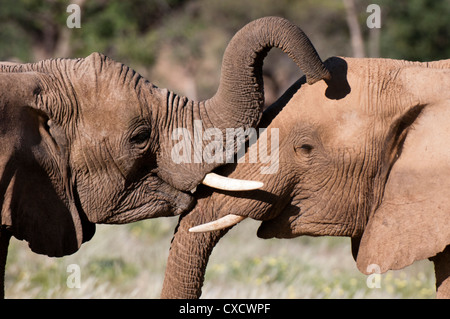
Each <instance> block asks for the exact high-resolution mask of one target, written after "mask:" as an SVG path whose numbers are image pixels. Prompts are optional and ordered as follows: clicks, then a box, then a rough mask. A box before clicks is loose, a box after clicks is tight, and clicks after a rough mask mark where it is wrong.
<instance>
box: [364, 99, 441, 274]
mask: <svg viewBox="0 0 450 319" xmlns="http://www.w3.org/2000/svg"><path fill="white" fill-rule="evenodd" d="M448 123H450V102H449V101H448V100H447V101H445V100H444V101H442V102H437V103H434V104H430V105H427V106H426V107H425V108H424V109H423V111H422V113H421V115H420V116H419V117H418V118H417V119H415V121H414V122H413V123H412V125H411V126H410V128H409V129H408V133H407V135H406V139H405V141H404V144H403V148H402V151H401V153H400V154H398V155H399V157H398V159H397V161H396V162H395V164H394V165H393V167H392V169H391V171H390V174H389V177H388V180H387V184H386V185H385V191H384V196H383V200H382V202H381V205H380V206H379V207H378V209H376V211H374V212H373V213H372V215H371V217H370V218H369V222H368V225H367V227H366V229H365V231H364V233H363V236H362V239H361V242H360V246H359V250H358V254H357V258H356V261H357V266H358V268H359V270H360V271H361V272H363V273H366V274H368V273H371V272H372V271H373V266H371V265H377V266H378V267H379V270H380V271H381V272H385V271H387V270H390V269H400V268H403V267H406V266H408V265H410V264H411V263H413V262H414V261H416V260H421V259H426V258H429V257H432V256H435V255H436V254H438V253H439V252H441V251H443V250H444V249H445V247H446V246H447V245H449V244H450V193H449V190H450V147H449V141H450V139H449V137H450V127H449V126H448Z"/></svg>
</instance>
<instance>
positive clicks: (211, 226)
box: [189, 214, 246, 233]
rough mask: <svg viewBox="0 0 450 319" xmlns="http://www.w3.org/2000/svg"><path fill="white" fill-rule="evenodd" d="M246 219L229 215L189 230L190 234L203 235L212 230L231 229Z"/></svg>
mask: <svg viewBox="0 0 450 319" xmlns="http://www.w3.org/2000/svg"><path fill="white" fill-rule="evenodd" d="M245 218H246V217H244V216H239V215H234V214H229V215H226V216H224V217H222V218H219V219H217V220H214V221H212V222H209V223H206V224H201V225H198V226H195V227H192V228H189V231H190V232H191V233H204V232H209V231H213V230H220V229H224V228H227V227H231V226H234V225H236V224H237V223H239V222H240V221H242V220H244V219H245Z"/></svg>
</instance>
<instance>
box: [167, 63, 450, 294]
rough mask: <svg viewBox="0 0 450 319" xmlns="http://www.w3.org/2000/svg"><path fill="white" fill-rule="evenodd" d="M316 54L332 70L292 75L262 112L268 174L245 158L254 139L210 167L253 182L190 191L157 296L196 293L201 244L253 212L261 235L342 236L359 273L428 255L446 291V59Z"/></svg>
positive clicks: (209, 246) (203, 252)
mask: <svg viewBox="0 0 450 319" xmlns="http://www.w3.org/2000/svg"><path fill="white" fill-rule="evenodd" d="M325 65H326V66H327V69H328V70H329V71H330V73H331V77H332V78H331V80H327V81H326V82H327V83H325V82H318V83H316V84H314V85H312V86H306V85H304V83H305V79H304V78H302V79H300V80H299V81H297V83H295V84H294V85H293V86H292V87H291V88H290V89H289V90H288V91H287V92H286V93H285V95H284V96H283V97H282V98H280V99H279V101H278V102H277V103H276V104H275V105H273V106H272V107H271V108H269V110H268V111H267V114H266V113H265V115H264V117H263V120H262V122H261V126H262V127H266V128H267V129H266V132H267V136H270V135H271V134H272V135H273V134H275V132H277V134H279V138H278V142H277V143H278V144H277V147H276V148H275V150H276V151H275V152H274V153H273V156H275V157H276V158H277V160H278V163H279V167H278V170H277V171H276V172H275V173H273V174H266V175H264V174H262V173H261V168H263V167H264V166H267V164H263V163H261V162H258V163H251V162H250V160H249V157H250V154H251V152H252V151H255V148H256V147H257V145H260V144H259V143H254V144H252V145H251V146H249V148H248V149H247V152H246V155H245V156H246V157H245V160H244V161H241V163H238V164H230V165H229V166H226V167H222V168H221V173H223V174H226V175H227V176H229V177H234V178H250V179H257V180H260V181H262V182H264V187H263V188H261V189H259V190H254V191H251V192H239V193H238V194H233V197H231V193H229V192H213V191H212V190H208V189H205V188H201V189H199V190H198V192H197V196H198V197H199V198H198V202H197V205H196V207H195V208H194V210H192V211H191V212H190V213H188V214H184V215H182V218H180V221H179V224H178V227H177V231H176V233H175V234H174V238H173V242H172V245H171V250H170V255H169V259H168V264H167V269H166V276H165V281H164V286H163V290H162V295H161V296H162V297H163V298H180V297H181V298H197V297H199V296H200V294H201V287H202V284H203V280H204V272H205V269H206V265H207V262H208V258H209V255H210V253H211V251H212V250H213V248H214V246H215V245H216V243H217V242H218V241H219V240H220V238H221V237H222V236H223V235H224V234H225V233H226V232H227V231H228V230H229V229H230V227H232V226H233V225H235V224H236V223H238V222H239V221H241V220H242V219H243V218H246V217H250V218H253V219H256V220H261V221H262V223H261V225H260V227H259V229H258V233H257V234H258V236H259V237H261V238H272V237H277V238H292V237H296V236H300V235H311V236H322V235H330V236H348V237H351V239H352V252H353V256H354V258H355V260H356V263H357V266H358V268H359V270H360V271H361V272H363V273H370V272H371V271H372V269H371V268H368V267H369V266H370V265H372V264H375V265H378V267H379V269H380V271H381V272H385V271H387V270H389V269H400V268H403V267H406V266H408V265H410V264H411V263H413V262H414V261H416V260H420V259H426V258H430V259H431V260H432V261H433V262H434V265H435V271H436V289H437V297H442V298H444V297H447V298H448V297H450V248H449V247H450V246H449V245H450V199H449V196H448V191H449V189H450V148H449V144H450V129H449V127H448V123H450V60H443V61H436V62H425V63H419V62H409V61H400V60H390V59H354V58H338V57H333V58H330V59H328V60H327V61H325ZM266 138H267V143H269V141H272V139H271V138H269V137H266ZM260 139H261V137H260ZM271 143H273V142H271ZM267 145H268V144H267ZM256 153H258V151H257V150H256ZM258 160H259V159H258ZM199 224H203V225H200V226H199ZM204 231H206V232H204ZM196 232H200V233H196ZM202 232H203V233H202ZM243 244H245V243H243ZM299 253H301V252H299Z"/></svg>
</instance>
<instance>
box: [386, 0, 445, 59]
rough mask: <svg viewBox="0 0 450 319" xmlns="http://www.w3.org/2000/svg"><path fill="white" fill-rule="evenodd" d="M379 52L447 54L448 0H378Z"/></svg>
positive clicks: (394, 55)
mask: <svg viewBox="0 0 450 319" xmlns="http://www.w3.org/2000/svg"><path fill="white" fill-rule="evenodd" d="M380 6H381V11H382V14H383V19H382V26H381V39H380V43H381V48H380V50H381V55H382V56H384V57H391V58H396V59H406V60H419V61H431V60H439V59H448V58H449V57H450V23H449V22H450V20H449V17H450V1H449V0H440V1H436V0H396V1H387V0H381V1H380Z"/></svg>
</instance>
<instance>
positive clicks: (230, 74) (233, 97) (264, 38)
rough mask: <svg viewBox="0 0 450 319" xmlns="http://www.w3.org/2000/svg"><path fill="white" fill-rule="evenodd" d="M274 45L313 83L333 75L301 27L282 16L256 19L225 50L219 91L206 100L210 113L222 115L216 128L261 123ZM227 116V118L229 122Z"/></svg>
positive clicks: (237, 34)
mask: <svg viewBox="0 0 450 319" xmlns="http://www.w3.org/2000/svg"><path fill="white" fill-rule="evenodd" d="M271 48H279V49H281V50H282V51H283V52H285V53H287V54H288V55H289V57H290V58H291V59H292V60H294V62H295V63H296V64H297V65H298V66H299V68H300V69H301V70H302V71H303V72H304V73H305V74H306V77H307V81H308V83H309V84H313V83H315V82H317V81H319V80H322V79H329V78H330V74H329V72H328V70H327V69H326V68H325V66H324V64H323V63H322V61H321V59H320V57H319V55H318V54H317V52H316V50H315V48H314V46H313V45H312V44H311V42H310V41H309V39H308V37H307V36H306V35H305V34H304V33H303V31H302V30H301V29H300V28H298V27H297V26H296V25H294V24H292V23H291V22H289V21H288V20H286V19H283V18H278V17H266V18H261V19H258V20H255V21H253V22H251V23H249V24H247V25H246V26H245V27H243V28H242V29H241V30H240V31H239V32H238V33H236V35H235V36H234V37H233V38H232V40H231V41H230V43H229V45H228V47H227V49H226V50H225V53H224V57H223V62H222V74H221V80H220V85H219V88H218V91H217V93H216V95H215V96H214V97H213V98H211V99H210V100H208V101H206V103H205V111H206V112H207V113H208V114H213V115H214V113H215V114H219V115H220V118H215V119H214V120H215V121H212V124H213V126H214V127H218V128H226V127H238V126H242V127H244V128H247V127H255V126H256V125H257V124H258V122H259V120H260V118H261V114H262V108H263V106H264V85H263V78H262V67H263V60H264V58H265V57H266V55H267V53H268V52H269V50H270V49H271ZM223 119H227V120H226V122H225V123H224V120H223ZM224 124H227V125H232V126H224Z"/></svg>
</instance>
